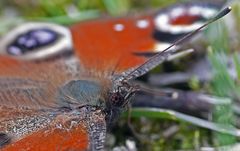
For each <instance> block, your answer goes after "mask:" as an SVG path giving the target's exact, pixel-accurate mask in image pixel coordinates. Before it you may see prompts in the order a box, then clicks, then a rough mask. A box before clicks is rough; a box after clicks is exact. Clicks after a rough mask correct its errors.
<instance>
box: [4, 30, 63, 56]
mask: <svg viewBox="0 0 240 151" xmlns="http://www.w3.org/2000/svg"><path fill="white" fill-rule="evenodd" d="M58 39H59V34H57V33H56V32H55V31H53V30H50V29H44V28H43V29H33V30H29V31H27V32H26V33H24V34H21V35H19V36H17V37H16V38H15V39H14V40H13V42H12V43H10V44H9V45H8V47H7V52H8V53H9V54H11V55H15V56H19V55H22V54H25V53H28V52H31V51H34V50H37V49H38V48H43V47H46V46H48V45H49V44H53V43H55V42H56V41H57V40H58Z"/></svg>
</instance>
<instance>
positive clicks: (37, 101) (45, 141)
mask: <svg viewBox="0 0 240 151" xmlns="http://www.w3.org/2000/svg"><path fill="white" fill-rule="evenodd" d="M78 65H79V64H74V63H73V64H71V63H69V62H67V60H63V59H59V60H52V61H46V62H45V61H44V62H24V61H22V62H20V61H17V60H14V59H10V58H5V57H0V69H1V70H0V88H1V89H0V103H1V104H0V148H1V147H3V150H18V149H20V148H24V149H26V150H86V149H89V148H91V147H94V148H103V142H104V138H105V133H106V125H105V118H104V114H103V113H102V112H101V111H96V110H91V109H90V108H88V109H86V108H84V107H83V108H81V109H78V110H76V111H69V110H65V109H61V108H59V104H58V102H57V99H56V93H57V91H58V89H59V88H60V87H61V86H62V85H63V84H65V83H66V82H68V81H69V80H72V79H75V78H77V77H78V78H79V72H80V70H78V69H76V68H77V67H78ZM87 111H88V112H87ZM93 116H94V117H93ZM99 140H100V141H99Z"/></svg>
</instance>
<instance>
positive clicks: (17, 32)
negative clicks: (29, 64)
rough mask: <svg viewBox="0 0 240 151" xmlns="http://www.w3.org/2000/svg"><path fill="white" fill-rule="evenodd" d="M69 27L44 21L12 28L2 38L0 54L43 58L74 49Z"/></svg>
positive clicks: (26, 58)
mask: <svg viewBox="0 0 240 151" xmlns="http://www.w3.org/2000/svg"><path fill="white" fill-rule="evenodd" d="M72 48H73V46H72V36H71V33H70V31H69V29H68V28H66V27H64V26H61V25H57V24H53V23H44V22H29V23H24V24H22V25H19V26H17V27H16V28H14V29H12V30H11V31H10V32H8V33H7V34H6V35H4V36H3V37H2V39H1V40H0V55H7V56H11V57H14V58H16V59H20V60H41V59H48V58H52V57H55V56H58V55H60V54H62V53H67V52H71V51H72Z"/></svg>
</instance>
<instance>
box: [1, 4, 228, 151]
mask: <svg viewBox="0 0 240 151" xmlns="http://www.w3.org/2000/svg"><path fill="white" fill-rule="evenodd" d="M218 10H219V7H218V6H216V5H213V4H209V5H207V4H205V3H204V4H203V3H188V4H180V5H176V6H173V7H171V8H167V9H165V10H161V11H159V12H158V13H156V14H155V15H149V16H140V17H129V18H128V17H126V18H117V19H103V20H93V21H86V22H81V23H79V24H76V25H73V26H71V27H69V28H66V27H63V26H60V25H56V24H51V23H26V24H23V25H21V26H19V27H17V28H16V29H13V30H12V31H10V32H9V33H8V34H6V35H5V36H4V37H3V39H1V41H0V47H1V52H0V53H1V56H0V69H1V70H0V88H1V90H0V102H1V104H0V147H2V148H1V149H2V150H5V151H10V150H19V149H22V150H104V142H105V138H106V131H107V126H108V123H111V122H112V121H114V120H116V115H118V114H120V113H121V112H122V111H123V110H124V109H126V107H127V106H128V104H129V103H130V99H131V98H132V97H133V96H134V94H135V93H136V92H137V91H138V90H139V89H140V88H139V86H136V85H133V84H132V83H131V80H133V79H135V78H137V77H140V76H142V75H144V74H146V73H148V72H149V71H150V70H151V69H153V68H155V67H156V66H157V65H159V64H160V63H162V62H163V61H165V60H166V59H168V58H169V56H171V55H172V54H177V53H178V52H177V50H176V49H172V48H173V47H174V46H178V45H179V44H180V43H181V42H182V41H183V40H186V39H187V38H190V37H192V36H193V35H194V34H195V33H197V32H198V31H200V30H201V29H203V28H204V27H205V26H207V25H208V24H210V23H212V22H214V21H215V20H217V19H219V18H221V17H223V16H224V15H226V14H227V13H228V12H230V10H231V9H230V8H226V9H224V10H223V11H222V12H220V13H219V14H218V15H217V16H215V17H213V16H214V15H215V14H216V12H217V11H218ZM207 20H208V21H207ZM206 21H207V22H206ZM204 22H206V23H205V24H204ZM170 27H171V28H170ZM179 37H183V38H180V39H179ZM177 39H179V40H177ZM174 41H175V42H174ZM162 47H165V49H163V48H162ZM151 50H152V51H151ZM153 50H155V52H154V51H153ZM160 50H163V51H160ZM158 51H160V52H158ZM149 56H151V57H150V58H149Z"/></svg>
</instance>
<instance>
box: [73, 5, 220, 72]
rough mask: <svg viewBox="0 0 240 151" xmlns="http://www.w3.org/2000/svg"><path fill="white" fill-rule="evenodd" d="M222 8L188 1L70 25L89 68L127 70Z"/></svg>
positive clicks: (74, 39) (75, 42) (75, 47)
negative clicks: (146, 12) (144, 12)
mask: <svg viewBox="0 0 240 151" xmlns="http://www.w3.org/2000/svg"><path fill="white" fill-rule="evenodd" d="M219 9H220V6H219V5H216V4H212V3H186V4H179V5H174V6H172V7H169V8H166V9H163V10H161V11H159V12H157V13H155V14H154V13H153V14H150V15H147V16H135V17H125V18H118V19H101V20H93V21H86V22H82V23H79V24H76V25H73V26H72V27H71V28H70V29H71V33H72V36H73V42H74V49H75V51H76V54H77V55H78V56H79V58H81V61H82V63H83V64H84V66H86V67H87V68H93V67H94V68H97V70H106V68H108V69H112V68H114V69H115V70H116V71H124V70H126V69H129V68H133V67H136V66H138V65H140V64H142V63H143V62H145V61H146V60H147V59H148V56H152V55H151V54H155V53H156V52H158V51H162V50H164V49H165V48H167V47H168V46H169V45H170V44H171V43H173V42H174V41H176V40H178V39H179V38H180V37H182V36H184V35H186V34H188V33H189V32H191V31H193V30H195V29H197V28H198V27H200V26H201V25H202V24H203V23H204V22H205V21H206V20H208V19H209V18H211V17H213V16H214V14H215V13H216V12H218V10H219ZM96 56H97V57H96ZM113 65H116V66H117V67H113Z"/></svg>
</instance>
